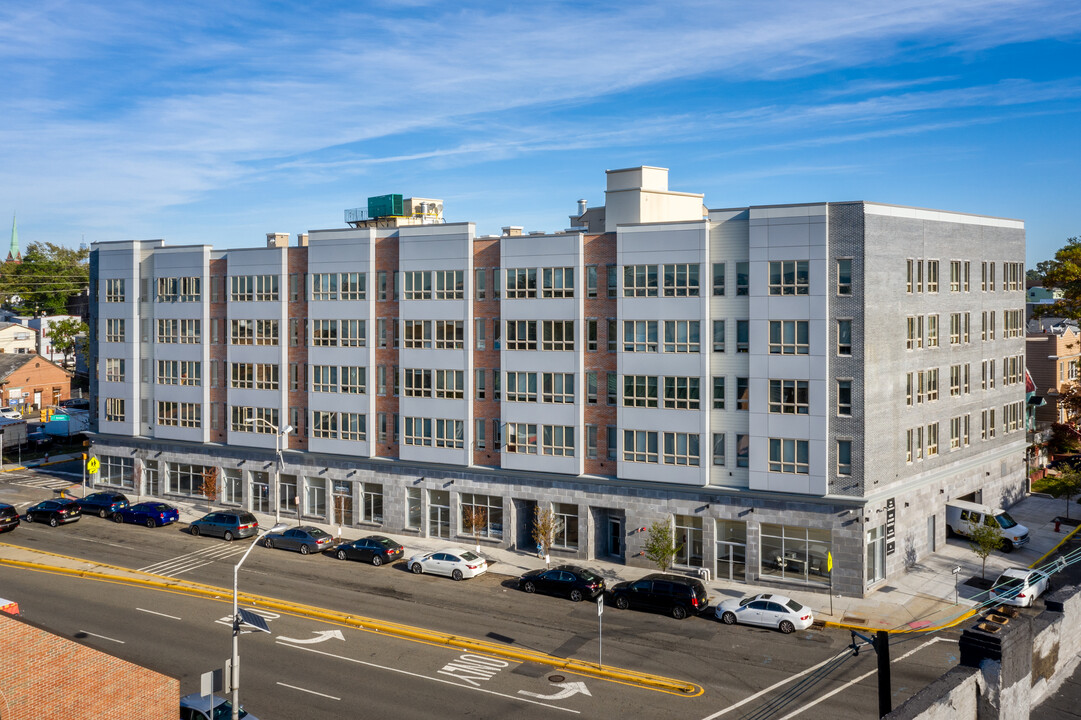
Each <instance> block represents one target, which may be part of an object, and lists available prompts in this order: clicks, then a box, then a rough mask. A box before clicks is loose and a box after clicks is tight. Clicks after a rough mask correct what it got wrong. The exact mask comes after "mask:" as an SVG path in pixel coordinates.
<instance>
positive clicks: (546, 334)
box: [541, 320, 574, 352]
mask: <svg viewBox="0 0 1081 720" xmlns="http://www.w3.org/2000/svg"><path fill="white" fill-rule="evenodd" d="M542 327H543V335H542V339H541V350H556V351H571V352H573V351H574V321H573V320H544V321H542Z"/></svg>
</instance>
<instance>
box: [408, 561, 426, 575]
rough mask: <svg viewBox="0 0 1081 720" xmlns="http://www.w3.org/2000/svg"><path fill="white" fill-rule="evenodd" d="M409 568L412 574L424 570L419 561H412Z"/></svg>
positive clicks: (417, 573)
mask: <svg viewBox="0 0 1081 720" xmlns="http://www.w3.org/2000/svg"><path fill="white" fill-rule="evenodd" d="M409 569H410V570H412V571H413V574H414V575H420V574H421V573H422V572H424V568H422V567H421V566H420V563H413V565H412V566H411V567H410V568H409Z"/></svg>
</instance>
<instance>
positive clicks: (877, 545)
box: [867, 525, 886, 585]
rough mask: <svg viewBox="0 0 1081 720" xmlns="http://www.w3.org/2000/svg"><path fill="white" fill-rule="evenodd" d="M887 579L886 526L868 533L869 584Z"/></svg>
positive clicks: (880, 526)
mask: <svg viewBox="0 0 1081 720" xmlns="http://www.w3.org/2000/svg"><path fill="white" fill-rule="evenodd" d="M885 577H886V526H885V525H879V526H878V527H875V528H871V529H870V530H868V531H867V584H868V585H870V584H872V583H876V582H878V581H879V580H882V579H883V578H885Z"/></svg>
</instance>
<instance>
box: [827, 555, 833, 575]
mask: <svg viewBox="0 0 1081 720" xmlns="http://www.w3.org/2000/svg"><path fill="white" fill-rule="evenodd" d="M826 572H833V553H832V552H828V551H827V552H826Z"/></svg>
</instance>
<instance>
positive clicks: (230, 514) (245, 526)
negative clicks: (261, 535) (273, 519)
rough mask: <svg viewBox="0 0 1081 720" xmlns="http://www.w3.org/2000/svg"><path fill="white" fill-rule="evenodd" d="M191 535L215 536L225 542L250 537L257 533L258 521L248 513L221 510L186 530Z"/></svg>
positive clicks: (197, 521) (194, 523) (201, 519)
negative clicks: (223, 539)
mask: <svg viewBox="0 0 1081 720" xmlns="http://www.w3.org/2000/svg"><path fill="white" fill-rule="evenodd" d="M188 530H189V532H191V534H192V535H195V536H196V537H198V536H199V535H216V536H217V537H223V538H225V539H226V540H232V539H233V538H246V537H251V536H252V535H254V534H255V533H257V532H259V521H258V520H256V519H255V516H254V515H252V514H251V513H250V512H245V511H243V510H223V511H221V512H212V513H209V514H207V515H204V516H203V517H201V518H199V519H198V520H196V521H195V522H193V523H192V524H191V526H190V527H189V528H188Z"/></svg>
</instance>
